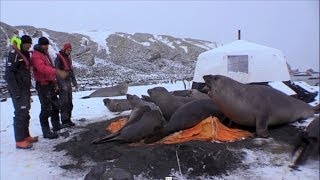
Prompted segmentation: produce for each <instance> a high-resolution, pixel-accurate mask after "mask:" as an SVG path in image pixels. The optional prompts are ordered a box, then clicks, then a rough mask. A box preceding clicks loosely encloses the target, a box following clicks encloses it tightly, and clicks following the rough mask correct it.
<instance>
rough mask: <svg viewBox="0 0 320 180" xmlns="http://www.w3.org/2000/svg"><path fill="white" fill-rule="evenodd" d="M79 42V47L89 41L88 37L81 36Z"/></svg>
mask: <svg viewBox="0 0 320 180" xmlns="http://www.w3.org/2000/svg"><path fill="white" fill-rule="evenodd" d="M80 43H81V45H80V46H81V47H85V46H87V45H88V43H89V39H87V38H85V37H82V38H81V40H80Z"/></svg>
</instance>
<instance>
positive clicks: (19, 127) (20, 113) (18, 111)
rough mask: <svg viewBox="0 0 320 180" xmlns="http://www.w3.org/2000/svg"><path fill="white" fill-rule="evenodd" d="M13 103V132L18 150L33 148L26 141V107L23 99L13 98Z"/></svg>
mask: <svg viewBox="0 0 320 180" xmlns="http://www.w3.org/2000/svg"><path fill="white" fill-rule="evenodd" d="M12 103H13V106H14V117H13V130H14V137H15V141H16V148H20V149H29V148H31V147H32V144H31V143H29V142H28V141H25V140H24V139H25V137H24V136H25V133H26V132H25V128H24V127H25V124H26V122H25V121H26V119H25V114H26V113H25V111H26V105H25V103H24V102H23V98H22V97H21V96H20V97H19V98H14V97H12Z"/></svg>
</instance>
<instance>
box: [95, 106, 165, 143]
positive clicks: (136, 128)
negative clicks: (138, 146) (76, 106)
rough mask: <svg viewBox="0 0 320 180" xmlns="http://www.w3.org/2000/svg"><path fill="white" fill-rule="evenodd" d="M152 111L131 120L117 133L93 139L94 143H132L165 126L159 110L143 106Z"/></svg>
mask: <svg viewBox="0 0 320 180" xmlns="http://www.w3.org/2000/svg"><path fill="white" fill-rule="evenodd" d="M143 107H145V108H146V109H145V110H147V109H149V110H150V111H147V112H144V113H143V115H142V117H141V118H140V119H139V120H137V121H135V122H131V123H130V125H127V124H126V125H125V126H124V127H123V128H122V129H121V130H120V131H118V132H117V133H114V134H111V135H108V136H106V137H102V138H98V139H96V140H93V141H92V142H91V143H93V144H101V143H106V142H122V143H131V142H137V141H140V140H142V139H144V138H145V137H147V136H148V135H150V134H151V133H153V132H154V131H156V130H157V129H159V128H161V127H162V126H163V123H164V122H163V116H162V115H161V113H160V112H159V111H158V110H151V109H150V107H148V106H143Z"/></svg>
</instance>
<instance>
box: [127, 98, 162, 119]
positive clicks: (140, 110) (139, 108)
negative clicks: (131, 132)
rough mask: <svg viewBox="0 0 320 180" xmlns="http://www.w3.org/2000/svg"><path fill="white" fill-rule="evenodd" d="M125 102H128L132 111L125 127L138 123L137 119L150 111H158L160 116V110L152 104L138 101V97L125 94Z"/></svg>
mask: <svg viewBox="0 0 320 180" xmlns="http://www.w3.org/2000/svg"><path fill="white" fill-rule="evenodd" d="M127 100H128V101H129V103H130V105H131V107H132V111H131V113H130V117H129V121H128V122H127V124H126V125H129V124H131V123H134V122H136V121H139V119H140V118H141V117H142V115H143V114H144V113H145V112H146V111H150V110H154V111H159V112H160V114H161V115H162V112H161V110H160V108H159V107H158V106H157V105H156V104H154V103H153V102H147V101H144V100H142V99H140V98H139V97H138V96H136V95H131V94H127ZM146 107H148V108H146ZM149 109H150V110H149Z"/></svg>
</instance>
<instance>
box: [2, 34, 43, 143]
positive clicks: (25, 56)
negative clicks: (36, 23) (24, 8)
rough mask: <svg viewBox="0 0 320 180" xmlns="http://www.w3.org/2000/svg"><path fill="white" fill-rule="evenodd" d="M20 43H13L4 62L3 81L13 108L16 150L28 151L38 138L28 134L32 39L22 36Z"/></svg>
mask: <svg viewBox="0 0 320 180" xmlns="http://www.w3.org/2000/svg"><path fill="white" fill-rule="evenodd" d="M17 40H19V41H20V40H21V44H20V43H15V42H14V43H13V45H12V50H10V52H9V56H8V59H7V61H6V70H5V79H6V82H7V84H8V90H9V93H10V96H11V99H12V103H13V106H14V118H13V127H14V136H15V141H16V148H20V149H29V148H31V147H32V143H35V142H38V136H36V137H31V136H30V133H29V122H30V115H29V110H30V106H31V102H30V98H31V92H30V87H31V74H30V53H29V49H30V47H31V45H32V39H31V37H30V36H28V35H23V36H22V37H21V38H20V39H18V38H17Z"/></svg>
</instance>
